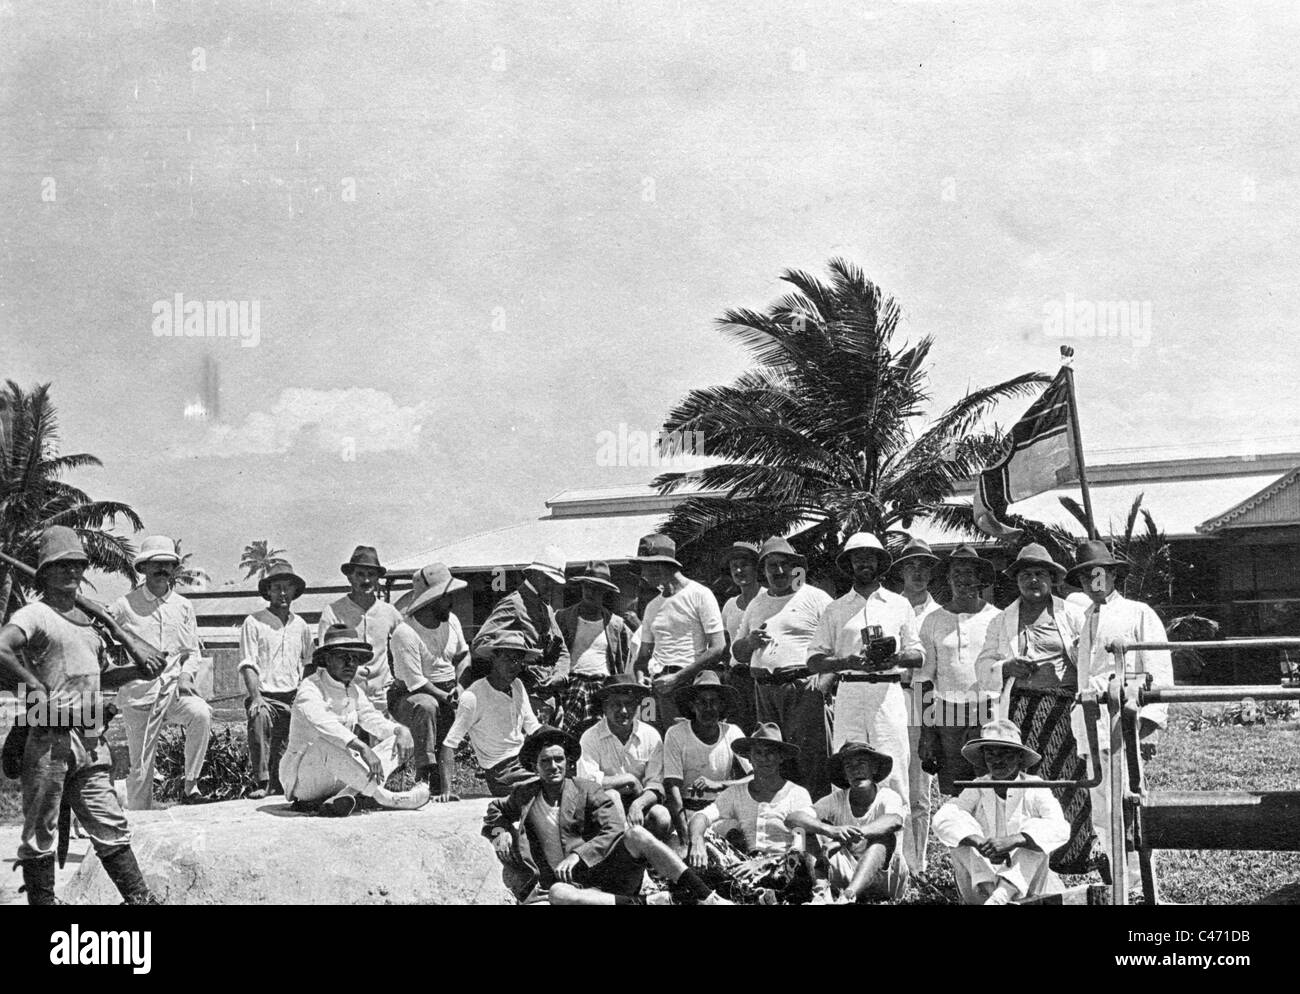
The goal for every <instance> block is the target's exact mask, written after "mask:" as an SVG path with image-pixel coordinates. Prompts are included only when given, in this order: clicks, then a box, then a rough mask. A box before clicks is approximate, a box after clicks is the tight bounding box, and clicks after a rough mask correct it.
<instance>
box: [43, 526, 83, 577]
mask: <svg viewBox="0 0 1300 994" xmlns="http://www.w3.org/2000/svg"><path fill="white" fill-rule="evenodd" d="M65 559H79V560H81V561H82V562H83V563H89V562H90V557H89V556H87V555H86V547H85V546H83V545H82V544H81V537H80V536H79V535H78V534H77V533H76V532H74V531H73V530H72V529H71V528H69V527H67V525H51V526H50V527H49V528H46V529H45V531H43V532H41V542H40V552H39V553H38V554H37V559H36V572H37V573H39V572H40V571H41V570H43V569H45V567H46V566H49V565H50V564H51V563H58V562H62V561H63V560H65Z"/></svg>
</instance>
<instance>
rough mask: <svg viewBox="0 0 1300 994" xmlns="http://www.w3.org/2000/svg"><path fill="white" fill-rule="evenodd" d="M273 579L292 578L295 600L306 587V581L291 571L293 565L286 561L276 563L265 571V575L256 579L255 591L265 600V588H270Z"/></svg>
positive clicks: (268, 598)
mask: <svg viewBox="0 0 1300 994" xmlns="http://www.w3.org/2000/svg"><path fill="white" fill-rule="evenodd" d="M274 580H292V581H293V585H294V591H293V599H294V600H297V599H298V598H299V597H301V596H302V592H303V591H304V590H306V589H307V581H306V580H304V579H303V578H302V577H300V576H299V575H298V574H297V573H295V572H294V571H293V567H292V566H290V565H289V564H288V563H278V564H276V565H275V566H272V567H271V568H270V569H268V570H267V571H266V576H264V577H262V579H260V580H258V581H257V592H258V593H259V594H261V595H262V596H263V597H266V599H267V600H270V597H268V596H267V593H266V592H267V590H269V589H270V587H271V583H272V581H274Z"/></svg>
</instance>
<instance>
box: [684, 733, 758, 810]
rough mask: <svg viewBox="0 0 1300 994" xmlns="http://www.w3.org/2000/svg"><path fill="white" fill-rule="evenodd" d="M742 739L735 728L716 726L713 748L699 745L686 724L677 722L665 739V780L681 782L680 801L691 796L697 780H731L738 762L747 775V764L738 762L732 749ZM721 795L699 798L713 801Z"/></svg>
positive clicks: (713, 792)
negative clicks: (692, 787)
mask: <svg viewBox="0 0 1300 994" xmlns="http://www.w3.org/2000/svg"><path fill="white" fill-rule="evenodd" d="M744 737H745V733H744V732H742V731H741V730H740V729H739V728H738V727H737V726H736V725H733V724H731V723H730V722H726V721H720V722H718V740H717V741H716V742H714V743H713V744H711V745H710V744H709V743H707V742H701V741H700V740H699V738H698V737H697V736H696V734H695V732H694V730H692V728H691V723H690V722H689V721H679V722H677V723H676V724H675V725H673V727H672V728H670V729H668V734H667V735H665V736H664V779H665V780H680V781H681V784H682V791H683V797H685V796H687V795H688V794H690V790H691V784H693V783H694V782H695V780H696V778H697V777H706V778H708V779H709V780H718V781H723V780H731V779H733V777H732V768H733V764H734V763H735V761H736V760H738V759H739V760H740V765H741V768H742V769H743V770H744V771H745V772H746V773H748V772H749V763H748V762H746V761H745V760H743V759H740V757H739V756H737V755H736V754H735V753H734V752H733V751H732V749H731V745H732V743H733V742H735V741H736V739H741V738H744ZM720 793H721V791H708V792H706V793H704V794H700V795H692V796H699V797H709V798H716V797H717V796H718V795H719V794H720Z"/></svg>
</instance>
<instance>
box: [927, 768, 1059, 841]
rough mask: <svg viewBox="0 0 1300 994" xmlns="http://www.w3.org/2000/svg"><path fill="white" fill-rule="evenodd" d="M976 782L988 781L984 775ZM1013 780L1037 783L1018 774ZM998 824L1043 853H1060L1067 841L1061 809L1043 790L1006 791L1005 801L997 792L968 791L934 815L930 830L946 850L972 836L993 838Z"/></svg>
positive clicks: (972, 788)
mask: <svg viewBox="0 0 1300 994" xmlns="http://www.w3.org/2000/svg"><path fill="white" fill-rule="evenodd" d="M977 779H979V780H989V779H991V778H990V777H989V776H988V774H985V775H984V776H982V777H978V778H977ZM1016 779H1017V780H1038V779H1041V778H1040V777H1031V776H1030V775H1029V774H1027V773H1021V774H1020V776H1018V777H1017V778H1016ZM999 822H1001V824H1002V825H1004V826H1005V830H1006V834H1007V835H1015V834H1017V833H1023V834H1024V835H1027V836H1028V837H1029V838H1030V839H1032V840H1033V842H1034V845H1036V846H1038V848H1039V849H1041V850H1042V851H1043V852H1044V853H1051V852H1052V851H1053V850H1056V849H1060V848H1061V846H1063V845H1065V843H1066V842H1068V841H1069V840H1070V823H1069V822H1068V821H1066V820H1065V815H1064V814H1062V813H1061V805H1060V803H1058V802H1057V800H1056V798H1055V797H1053V796H1052V792H1051V791H1050V790H1048V789H1047V788H1045V787H1039V788H1036V789H1030V790H1017V789H1016V788H1015V787H1012V788H1010V789H1009V790H1008V791H1007V796H1006V798H1005V800H1004V799H1003V798H1001V797H998V795H997V791H995V790H991V789H989V788H985V789H983V790H977V789H976V788H974V787H968V788H966V789H965V790H963V791H962V792H961V793H960V794H958V795H957V796H956V797H954V798H953V799H952V800H951V801H949V802H948V803H947V804H945V805H944V806H943V807H941V808H940V809H939V811H938V813H936V814H935V816H934V820H933V821H932V822H931V823H930V827H931V828H932V829H933V830H934V834H935V837H936V838H937V839H938V840H939V841H940V842H942V843H943V844H944V845H945V846H948V847H949V848H955V847H956V846H958V845H959V844H960V843H961V840H962V839H965V838H969V837H971V836H974V837H975V838H976V839H978V840H979V841H981V842H982V841H984V840H985V839H992V838H995V837H996V836H997V834H998V827H999Z"/></svg>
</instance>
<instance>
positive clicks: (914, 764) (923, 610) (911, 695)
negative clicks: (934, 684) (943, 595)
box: [901, 593, 940, 873]
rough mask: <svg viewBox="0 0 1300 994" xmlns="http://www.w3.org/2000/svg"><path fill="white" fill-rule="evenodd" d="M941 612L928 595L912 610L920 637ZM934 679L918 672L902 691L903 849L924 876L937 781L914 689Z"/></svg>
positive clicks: (914, 869) (914, 868)
mask: <svg viewBox="0 0 1300 994" xmlns="http://www.w3.org/2000/svg"><path fill="white" fill-rule="evenodd" d="M938 610H940V608H939V602H938V601H937V600H935V599H934V598H933V597H931V596H930V595H929V594H928V593H927V594H926V595H925V603H924V604H922V605H921V606H920V607H913V608H912V611H913V613H914V614H915V616H916V630H917V632H918V634H919V633H920V631H921V625H922V624H924V623H925V619H926V618H928V617H929V616H930V615H932V614H934V612H935V611H938ZM926 666H927V667H932V666H933V661H932V660H930V659H929V658H927V659H926ZM933 679H934V678H933V677H932V676H926V675H925V673H924V671H922V670H917V671H915V672H914V673H913V676H912V685H909V686H907V687H904V688H903V703H904V704H905V705H906V707H907V745H908V757H907V793H908V800H909V801H910V802H911V810H910V811H909V812H908V817H907V823H906V824H905V825H904V826H903V838H902V846H901V848H902V850H903V855H904V856H905V857H906V859H907V865H908V866H909V867H911V869H912V872H913V873H924V872H925V855H926V849H927V848H928V847H929V842H930V783H931V781H933V780H934V777H933V776H931V775H930V774H929V773H926V772H925V770H923V769H921V757H920V755H919V749H920V745H921V720H920V717H921V713H922V709H923V707H924V703H925V702H924V701H922V700H920V699H919V695H918V694H917V693H916V691H915V690H913V686H914V685H916V684H919V683H921V682H922V680H933Z"/></svg>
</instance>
